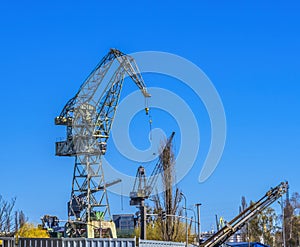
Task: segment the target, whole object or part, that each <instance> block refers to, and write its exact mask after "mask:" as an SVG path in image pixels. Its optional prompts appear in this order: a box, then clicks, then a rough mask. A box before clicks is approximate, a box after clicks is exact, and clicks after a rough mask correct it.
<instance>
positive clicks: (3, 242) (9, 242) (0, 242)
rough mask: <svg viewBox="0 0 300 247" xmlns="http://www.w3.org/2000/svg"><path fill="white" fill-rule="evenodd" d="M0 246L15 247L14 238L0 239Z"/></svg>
mask: <svg viewBox="0 0 300 247" xmlns="http://www.w3.org/2000/svg"><path fill="white" fill-rule="evenodd" d="M0 246H1V247H15V239H14V238H0Z"/></svg>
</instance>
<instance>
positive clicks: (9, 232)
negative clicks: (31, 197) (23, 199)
mask: <svg viewBox="0 0 300 247" xmlns="http://www.w3.org/2000/svg"><path fill="white" fill-rule="evenodd" d="M15 204H16V198H13V199H11V200H10V201H6V200H4V199H3V197H2V196H0V236H13V235H14V234H15V232H16V231H18V229H19V228H20V227H21V226H22V225H24V223H25V222H26V218H25V215H24V213H23V212H22V211H20V212H13V209H14V207H15Z"/></svg>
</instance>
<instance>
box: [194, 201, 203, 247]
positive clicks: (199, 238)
mask: <svg viewBox="0 0 300 247" xmlns="http://www.w3.org/2000/svg"><path fill="white" fill-rule="evenodd" d="M201 205H202V204H201V203H196V204H195V206H196V207H197V216H198V218H197V221H198V243H199V245H200V241H201V228H200V227H201V225H200V206H201Z"/></svg>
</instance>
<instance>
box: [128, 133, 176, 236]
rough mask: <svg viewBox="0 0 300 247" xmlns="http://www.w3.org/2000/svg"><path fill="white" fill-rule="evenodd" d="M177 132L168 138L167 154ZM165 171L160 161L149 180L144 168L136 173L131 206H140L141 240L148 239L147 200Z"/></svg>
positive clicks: (141, 167)
mask: <svg viewBox="0 0 300 247" xmlns="http://www.w3.org/2000/svg"><path fill="white" fill-rule="evenodd" d="M174 135H175V132H172V134H171V136H170V137H169V138H168V140H167V143H166V144H165V146H164V149H163V151H162V153H163V152H165V151H166V150H168V149H170V147H171V143H172V140H173V137H174ZM162 171H163V163H162V160H161V159H159V161H158V162H157V164H156V165H155V167H154V169H153V171H152V174H151V176H150V177H149V178H148V179H147V177H146V171H145V168H144V167H143V166H140V167H139V168H138V170H137V173H136V178H135V181H134V185H133V190H132V192H130V194H129V196H130V205H131V206H138V207H139V209H140V216H141V232H140V237H141V239H146V206H145V199H147V198H149V197H150V195H151V193H152V190H153V187H154V185H155V183H156V181H157V179H158V175H159V174H160V173H161V172H162Z"/></svg>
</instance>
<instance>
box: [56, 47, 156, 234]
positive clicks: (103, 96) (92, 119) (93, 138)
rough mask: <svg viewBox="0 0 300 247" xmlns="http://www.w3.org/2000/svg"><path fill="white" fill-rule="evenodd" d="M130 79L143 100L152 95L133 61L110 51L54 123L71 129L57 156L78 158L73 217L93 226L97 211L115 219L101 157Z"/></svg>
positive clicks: (70, 205)
mask: <svg viewBox="0 0 300 247" xmlns="http://www.w3.org/2000/svg"><path fill="white" fill-rule="evenodd" d="M115 65H116V66H115ZM110 72H112V73H110ZM111 74H112V75H111ZM126 75H128V76H129V77H130V78H131V79H132V81H133V82H134V83H135V84H136V85H137V87H138V88H139V89H140V91H141V92H142V94H143V95H144V97H146V98H148V97H150V94H149V93H148V92H147V89H146V85H145V83H144V81H143V78H142V76H141V73H140V71H139V69H138V67H137V65H136V62H135V60H134V58H133V57H131V56H129V55H126V54H124V53H122V52H121V51H119V50H117V49H110V51H109V52H108V54H107V55H106V56H104V57H103V58H102V60H101V61H100V63H99V64H98V65H97V66H96V68H95V69H94V70H93V71H92V72H91V73H90V75H89V76H88V77H87V79H86V80H85V81H84V82H83V84H82V85H81V86H80V88H79V90H78V91H77V93H76V94H75V96H74V97H73V98H71V99H70V100H69V101H68V102H67V104H66V105H65V106H64V108H63V110H62V111H61V113H60V115H59V116H58V117H56V118H55V124H56V125H64V126H66V128H67V137H66V140H65V141H60V142H56V155H57V156H74V157H75V165H74V172H73V181H72V193H71V199H70V201H69V203H68V216H69V219H71V218H72V217H73V218H75V219H76V220H78V219H80V221H81V222H87V223H89V222H91V220H92V215H95V213H97V211H96V210H101V212H100V213H101V215H104V216H105V215H107V214H108V216H109V219H111V215H110V209H109V203H108V197H107V193H106V187H108V186H109V185H113V184H115V182H113V183H106V182H105V179H104V171H103V168H102V163H101V156H102V155H104V154H105V153H106V149H107V141H108V138H109V136H110V131H111V128H112V124H113V121H114V117H115V113H116V110H117V107H118V103H119V99H120V94H121V90H122V86H123V82H124V78H125V76H126ZM98 212H99V211H98ZM69 225H72V224H69ZM73 230H74V231H73ZM73 230H71V231H69V232H76V229H73ZM87 235H89V234H87ZM80 236H82V235H80ZM91 236H93V234H91Z"/></svg>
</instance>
